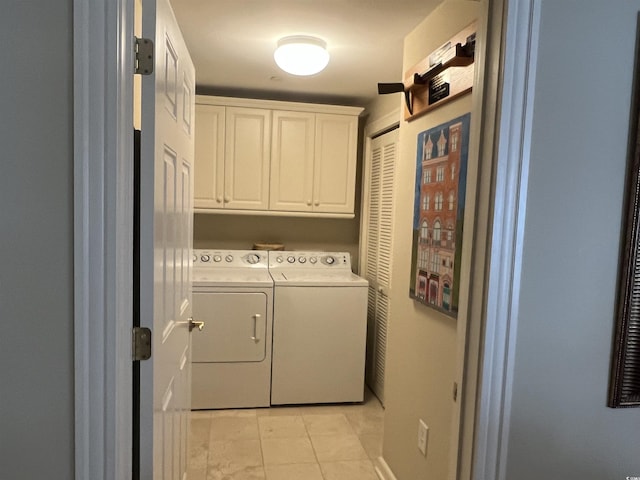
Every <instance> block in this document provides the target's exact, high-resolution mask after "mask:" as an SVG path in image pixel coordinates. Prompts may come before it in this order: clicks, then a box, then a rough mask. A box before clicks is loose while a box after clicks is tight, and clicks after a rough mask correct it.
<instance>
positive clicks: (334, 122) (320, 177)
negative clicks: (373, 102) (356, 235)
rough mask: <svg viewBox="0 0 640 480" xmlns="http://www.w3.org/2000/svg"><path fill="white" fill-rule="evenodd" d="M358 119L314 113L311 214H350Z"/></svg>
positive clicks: (354, 176) (352, 198)
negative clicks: (312, 212) (314, 142)
mask: <svg viewBox="0 0 640 480" xmlns="http://www.w3.org/2000/svg"><path fill="white" fill-rule="evenodd" d="M357 135H358V119H357V117H352V116H348V115H333V114H317V115H316V146H315V164H314V181H313V211H314V212H322V213H353V204H354V194H355V178H356V142H357Z"/></svg>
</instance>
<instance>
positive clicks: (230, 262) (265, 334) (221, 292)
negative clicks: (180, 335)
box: [191, 250, 273, 410]
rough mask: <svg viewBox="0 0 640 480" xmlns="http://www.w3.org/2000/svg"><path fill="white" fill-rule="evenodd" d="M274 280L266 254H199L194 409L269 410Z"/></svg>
mask: <svg viewBox="0 0 640 480" xmlns="http://www.w3.org/2000/svg"><path fill="white" fill-rule="evenodd" d="M272 314H273V280H272V279H271V276H270V275H269V270H268V255H267V252H262V251H254V250H226V251H220V250H195V251H194V265H193V316H194V319H195V320H198V321H204V322H205V328H204V329H203V331H202V332H198V335H194V336H193V337H192V338H193V352H192V358H191V362H192V390H191V392H192V394H191V407H192V409H194V410H197V409H216V408H253V407H268V406H269V404H270V392H271V333H272Z"/></svg>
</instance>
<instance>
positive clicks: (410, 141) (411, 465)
mask: <svg viewBox="0 0 640 480" xmlns="http://www.w3.org/2000/svg"><path fill="white" fill-rule="evenodd" d="M479 8H480V5H479V4H478V2H473V1H448V2H445V3H443V4H442V5H441V6H440V7H438V9H437V10H436V11H434V12H433V13H432V14H431V15H430V16H429V17H427V18H426V19H425V20H424V21H423V22H422V23H421V24H420V25H419V26H418V27H417V28H416V29H415V30H414V31H413V32H411V33H410V34H409V35H407V37H406V38H405V47H404V70H407V69H408V68H410V67H411V66H413V65H414V64H416V63H417V62H419V61H420V60H422V59H423V58H424V57H426V56H427V55H429V54H430V53H431V52H432V51H433V50H434V49H436V48H437V47H439V46H440V45H441V44H442V43H444V42H446V41H447V40H448V39H449V38H450V37H451V36H452V35H453V34H455V33H457V32H458V31H460V30H461V29H462V28H464V27H465V26H467V25H468V24H469V23H471V22H472V21H473V20H474V19H476V17H477V16H478V15H479V13H480V10H479ZM378 107H379V106H378ZM383 108H384V106H383ZM387 108H388V107H387ZM471 108H472V95H466V96H464V97H462V98H460V99H457V100H454V101H452V102H451V103H449V104H447V105H445V106H442V107H441V108H438V109H436V110H434V111H432V112H430V113H428V114H427V115H425V116H423V117H421V118H419V119H417V120H414V121H412V122H404V121H402V122H401V124H400V158H399V162H398V166H397V173H396V175H397V178H396V211H395V233H394V240H393V241H394V255H393V271H392V278H393V285H392V289H391V321H390V327H389V340H388V347H387V348H388V351H387V378H386V389H385V396H386V414H385V428H384V430H385V431H384V446H383V457H384V459H385V461H386V463H387V464H388V465H389V467H390V468H391V470H392V471H393V472H394V474H395V476H396V477H397V479H398V480H413V479H416V478H433V479H446V478H448V476H449V473H450V472H449V465H450V457H451V455H452V454H453V453H454V452H451V443H450V442H451V433H452V421H453V418H454V411H453V407H454V402H453V398H452V389H453V383H454V381H455V379H456V369H457V366H456V362H457V343H456V342H457V338H456V327H457V325H456V320H454V319H452V318H450V317H448V316H445V315H443V314H440V313H439V312H436V311H435V310H432V309H430V308H428V307H425V306H423V305H421V304H418V303H416V302H414V301H413V300H411V299H410V298H409V276H410V261H411V254H410V253H409V252H410V251H411V247H412V245H411V243H412V222H413V202H414V193H413V192H414V188H413V185H414V182H415V167H416V150H417V146H416V137H417V134H418V133H419V132H422V131H424V130H426V129H428V128H431V127H434V126H437V125H439V124H440V123H443V122H445V121H448V120H450V119H452V118H455V117H457V116H460V115H463V114H464V113H467V112H469V111H471ZM472 118H473V113H472ZM472 121H473V120H472ZM472 156H473V153H472V152H470V160H471V158H472ZM468 181H469V182H473V181H475V180H474V179H472V178H469V179H468ZM467 198H469V197H467ZM467 208H469V200H467ZM466 229H467V226H466V225H465V230H466ZM467 243H470V242H467ZM465 246H466V247H467V248H468V247H469V245H465ZM464 270H465V269H464V268H463V273H464ZM467 271H468V269H467ZM465 282H466V283H468V278H467V279H464V278H463V279H462V281H461V285H462V286H464V285H465ZM465 294H466V289H465V290H462V289H461V303H462V302H463V301H464V299H463V298H464V296H465ZM418 419H423V420H424V421H425V423H426V424H427V425H428V426H429V440H428V450H427V456H426V458H425V457H424V456H423V455H422V454H421V453H420V451H419V450H418V449H417V446H416V443H417V430H418Z"/></svg>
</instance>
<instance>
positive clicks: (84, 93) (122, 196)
mask: <svg viewBox="0 0 640 480" xmlns="http://www.w3.org/2000/svg"><path fill="white" fill-rule="evenodd" d="M482 1H483V3H485V4H486V6H487V11H488V12H489V22H490V28H492V31H491V32H490V33H491V35H490V38H491V42H492V44H491V46H490V49H491V50H489V52H490V54H493V55H496V57H497V61H495V62H494V63H491V67H490V68H489V69H487V70H488V71H487V74H486V75H487V78H488V77H489V76H491V77H492V78H494V80H495V81H496V85H497V86H498V91H497V96H496V97H497V98H496V99H497V103H496V104H495V105H489V104H488V103H485V104H484V105H483V106H482V114H483V116H484V115H487V114H489V113H490V111H491V109H492V108H495V113H494V115H493V117H492V118H493V120H492V128H491V129H489V130H488V131H485V133H484V134H483V145H482V147H481V148H482V152H483V153H486V152H490V153H491V155H492V157H493V158H494V163H493V172H492V176H493V182H492V187H491V188H492V191H491V198H493V199H496V198H497V199H500V200H501V201H500V202H499V204H497V203H495V202H494V203H495V206H496V207H498V208H495V210H494V211H493V215H492V218H491V223H490V224H489V226H488V228H487V232H486V235H487V237H486V238H487V239H488V241H489V242H490V243H489V244H488V252H487V259H488V260H487V262H488V270H487V282H486V287H484V293H483V294H482V295H481V296H480V298H479V302H480V304H481V305H482V306H483V308H482V309H481V311H482V318H481V322H480V324H479V325H478V335H479V339H480V340H479V341H480V342H481V346H482V353H483V357H482V358H481V363H480V364H479V365H478V366H477V369H476V371H477V375H476V374H475V372H474V374H473V375H468V376H467V378H465V381H464V385H463V388H465V387H466V386H467V383H468V382H472V383H473V382H477V386H476V388H477V392H478V394H477V396H476V398H474V399H473V401H469V403H470V407H469V408H470V409H471V411H474V410H475V421H473V422H464V427H463V432H462V433H461V435H462V442H461V449H460V450H459V452H458V453H459V455H460V456H461V457H462V458H461V459H459V460H460V461H461V462H462V468H461V469H460V470H459V471H458V477H459V478H465V479H466V478H474V479H478V480H479V479H485V478H496V479H503V478H505V474H506V472H505V461H506V453H507V446H508V442H507V439H508V433H509V421H510V405H511V385H512V376H513V360H514V354H515V351H514V349H515V332H516V328H517V308H518V298H519V287H520V285H519V275H520V267H521V262H522V252H521V247H522V242H521V239H522V236H523V233H524V218H525V210H526V193H527V192H526V185H527V181H528V162H529V151H530V132H531V115H532V110H533V95H534V80H535V63H536V58H537V57H536V53H537V52H536V45H537V39H538V30H539V21H540V20H539V17H540V13H539V11H540V0H482ZM73 6H74V13H73V15H74V18H73V22H74V39H73V56H74V72H73V83H74V330H75V331H74V336H75V338H74V350H75V359H74V372H75V473H76V475H75V477H76V478H78V479H81V478H91V479H92V480H116V479H118V480H120V479H125V478H128V477H129V476H130V474H131V421H132V418H131V407H132V404H131V398H132V379H131V314H132V308H133V298H132V290H131V287H132V258H133V254H132V248H133V240H132V239H133V220H132V212H133V185H132V177H133V175H132V169H133V111H132V105H133V75H132V73H133V72H132V68H133V23H134V16H133V2H129V1H127V0H115V1H113V0H74V2H73ZM468 377H473V378H468ZM465 404H467V402H465ZM466 409H467V407H466V406H465V410H466ZM470 423H472V424H470Z"/></svg>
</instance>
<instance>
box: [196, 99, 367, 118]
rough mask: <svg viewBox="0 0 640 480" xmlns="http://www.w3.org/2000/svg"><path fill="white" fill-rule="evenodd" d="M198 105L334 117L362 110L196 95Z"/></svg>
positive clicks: (361, 109)
mask: <svg viewBox="0 0 640 480" xmlns="http://www.w3.org/2000/svg"><path fill="white" fill-rule="evenodd" d="M196 103H197V104H200V105H203V104H204V105H221V106H225V107H245V108H264V109H268V110H289V111H292V112H314V113H332V114H334V115H355V116H359V115H360V114H361V113H362V111H363V110H364V108H361V107H348V106H345V105H325V104H321V103H299V102H281V101H279V100H259V99H253V98H236V97H214V96H210V95H196Z"/></svg>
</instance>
